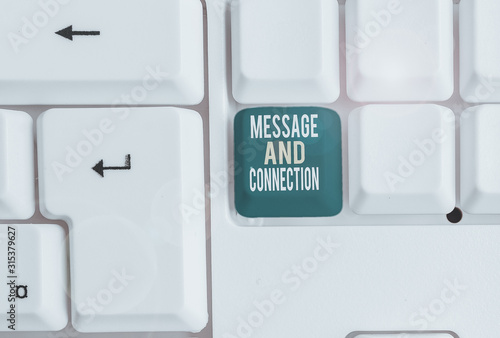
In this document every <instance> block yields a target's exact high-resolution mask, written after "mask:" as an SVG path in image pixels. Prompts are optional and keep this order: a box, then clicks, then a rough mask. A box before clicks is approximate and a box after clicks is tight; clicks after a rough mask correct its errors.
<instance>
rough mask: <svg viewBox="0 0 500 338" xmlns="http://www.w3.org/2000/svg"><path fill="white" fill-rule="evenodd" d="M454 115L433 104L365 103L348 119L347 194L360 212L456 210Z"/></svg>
mask: <svg viewBox="0 0 500 338" xmlns="http://www.w3.org/2000/svg"><path fill="white" fill-rule="evenodd" d="M454 121H455V115H454V114H453V112H452V111H451V110H450V109H448V108H445V107H441V106H436V105H369V106H364V107H362V108H358V109H356V110H355V111H353V112H352V113H351V115H350V116H349V191H350V205H351V208H352V209H353V210H354V211H355V212H356V213H358V214H447V213H449V212H451V211H452V210H453V209H454V207H455V122H454Z"/></svg>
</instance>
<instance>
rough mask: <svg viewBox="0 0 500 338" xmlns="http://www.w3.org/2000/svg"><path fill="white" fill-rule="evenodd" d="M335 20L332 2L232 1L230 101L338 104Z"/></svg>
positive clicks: (314, 0)
mask: <svg viewBox="0 0 500 338" xmlns="http://www.w3.org/2000/svg"><path fill="white" fill-rule="evenodd" d="M338 15H339V14H338V3H337V1H336V0H273V1H269V0H251V1H247V0H237V1H234V2H233V3H232V16H231V20H232V21H231V22H232V27H231V30H232V53H233V55H232V65H233V66H232V67H233V95H234V98H235V99H236V100H237V101H238V102H240V103H268V104H271V103H274V104H276V103H310V102H316V103H318V102H320V103H330V102H333V101H335V100H337V98H338V97H339V93H340V89H339V47H338V46H339V19H338Z"/></svg>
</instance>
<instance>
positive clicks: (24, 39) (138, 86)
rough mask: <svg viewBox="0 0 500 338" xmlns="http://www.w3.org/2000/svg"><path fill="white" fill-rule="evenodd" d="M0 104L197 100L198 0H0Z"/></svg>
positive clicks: (200, 84)
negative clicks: (0, 51)
mask: <svg viewBox="0 0 500 338" xmlns="http://www.w3.org/2000/svg"><path fill="white" fill-rule="evenodd" d="M0 35H1V36H2V37H3V38H2V39H0V50H2V53H1V54H0V104H47V105H54V104H102V105H127V106H131V105H140V104H180V105H192V104H198V103H199V102H200V101H201V100H202V99H203V96H204V72H203V9H202V4H201V1H200V0H141V1H135V0H106V1H101V0H85V1H68V0H65V1H62V0H53V1H50V0H45V1H39V0H24V1H17V0H0Z"/></svg>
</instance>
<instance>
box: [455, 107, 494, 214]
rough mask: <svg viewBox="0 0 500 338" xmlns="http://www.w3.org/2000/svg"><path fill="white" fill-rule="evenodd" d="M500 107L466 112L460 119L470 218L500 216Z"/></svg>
mask: <svg viewBox="0 0 500 338" xmlns="http://www.w3.org/2000/svg"><path fill="white" fill-rule="evenodd" d="M499 130H500V105H483V106H477V107H472V108H469V109H467V110H466V111H464V112H463V113H462V117H461V150H460V152H461V153H460V161H461V196H462V197H461V200H462V207H463V209H464V211H466V212H468V213H470V214H500V207H499V206H500V176H499V173H500V160H499V159H498V157H497V155H496V154H499V153H500V133H499Z"/></svg>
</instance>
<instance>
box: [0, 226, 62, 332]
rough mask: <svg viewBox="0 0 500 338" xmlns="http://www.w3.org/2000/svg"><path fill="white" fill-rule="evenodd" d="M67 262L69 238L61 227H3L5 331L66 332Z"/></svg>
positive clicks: (0, 260) (0, 267) (1, 323)
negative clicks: (67, 239) (63, 330)
mask: <svg viewBox="0 0 500 338" xmlns="http://www.w3.org/2000/svg"><path fill="white" fill-rule="evenodd" d="M66 257H67V254H66V234H65V231H64V229H63V228H62V227H60V226H59V225H55V224H15V225H14V224H12V225H11V224H2V225H0V280H1V285H2V287H1V290H2V294H1V297H0V331H3V332H17V331H59V330H62V329H63V328H65V327H66V325H67V324H68V317H69V316H68V301H67V284H68V273H67V268H66V266H67V261H66Z"/></svg>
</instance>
